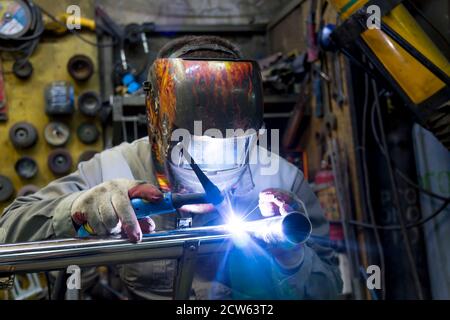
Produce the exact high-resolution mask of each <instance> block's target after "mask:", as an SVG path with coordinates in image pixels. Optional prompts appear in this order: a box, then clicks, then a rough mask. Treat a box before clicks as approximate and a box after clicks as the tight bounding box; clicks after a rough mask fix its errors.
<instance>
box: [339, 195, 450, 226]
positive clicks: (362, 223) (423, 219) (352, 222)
mask: <svg viewBox="0 0 450 320" xmlns="http://www.w3.org/2000/svg"><path fill="white" fill-rule="evenodd" d="M449 204H450V200H447V201H444V203H443V204H442V205H441V206H440V207H439V208H438V209H437V210H436V211H435V212H433V213H432V214H431V215H429V216H428V217H426V218H422V219H420V220H419V221H417V222H413V223H409V224H407V225H406V228H407V229H412V228H417V227H420V226H422V225H424V224H425V223H427V222H428V221H431V220H433V219H434V218H436V217H437V216H438V215H439V214H440V213H441V212H443V211H444V210H445V208H447V206H448V205H449ZM347 222H348V223H349V224H353V225H356V226H359V227H364V228H369V229H379V230H386V231H389V230H390V231H398V230H401V226H400V225H389V226H380V225H376V224H372V223H364V222H359V221H355V220H350V221H347Z"/></svg>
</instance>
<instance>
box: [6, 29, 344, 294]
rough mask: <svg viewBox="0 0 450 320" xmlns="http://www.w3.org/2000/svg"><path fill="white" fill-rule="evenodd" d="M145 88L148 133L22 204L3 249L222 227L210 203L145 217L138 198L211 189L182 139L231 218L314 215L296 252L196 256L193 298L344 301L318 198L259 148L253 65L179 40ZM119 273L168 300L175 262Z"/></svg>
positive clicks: (198, 40)
mask: <svg viewBox="0 0 450 320" xmlns="http://www.w3.org/2000/svg"><path fill="white" fill-rule="evenodd" d="M145 87H146V91H147V96H146V105H147V115H148V133H149V136H148V137H145V138H142V139H139V140H136V141H134V142H133V143H122V144H121V145H119V146H117V147H114V148H112V149H109V150H105V151H103V152H102V153H100V154H97V155H96V156H95V157H94V158H93V159H91V160H89V161H85V162H81V163H80V164H79V166H78V170H77V171H75V172H74V173H72V174H70V175H68V176H65V177H62V178H60V179H58V180H56V181H54V182H52V183H50V184H49V185H48V186H46V187H44V188H43V189H41V190H40V191H38V192H37V193H35V194H33V195H29V196H25V197H19V198H17V199H16V200H15V201H14V202H13V203H12V204H11V205H10V206H9V207H8V208H6V209H5V211H4V214H3V216H2V217H1V219H0V242H2V243H14V242H23V241H35V240H44V239H53V238H65V237H74V236H76V235H77V232H78V230H79V229H80V228H81V227H83V228H85V229H86V230H87V231H88V232H89V233H90V234H92V235H94V236H95V235H97V236H105V235H119V234H122V236H124V237H128V238H129V239H130V241H133V242H139V241H141V239H142V235H143V234H147V233H151V232H153V231H154V230H170V229H174V228H175V227H176V221H177V218H180V217H185V218H186V217H191V218H192V223H193V226H203V225H215V224H223V223H226V221H224V214H223V212H222V213H219V212H218V211H217V210H216V208H215V207H214V206H213V205H211V204H202V205H200V204H198V205H186V206H184V207H182V208H180V209H179V210H178V212H177V213H175V214H165V215H159V216H152V218H153V217H154V218H153V219H151V218H145V219H140V220H137V218H136V215H135V212H134V211H133V208H132V206H131V204H130V200H131V199H133V198H142V199H144V200H145V201H148V202H153V203H158V201H161V199H162V197H163V193H162V192H167V191H172V192H177V193H186V192H202V191H203V189H202V185H201V184H200V183H199V181H198V178H197V177H196V175H195V174H194V172H193V170H192V168H191V167H190V166H189V164H188V163H187V162H186V160H185V158H184V157H183V156H182V155H180V154H181V153H182V152H180V150H178V151H177V150H176V146H177V145H179V142H180V141H182V142H183V144H184V148H185V150H186V151H188V152H189V155H190V156H192V157H193V160H195V161H196V163H197V164H198V165H199V167H200V168H201V169H202V171H203V172H204V173H205V174H206V175H207V177H208V178H209V179H210V180H211V181H212V182H213V183H214V184H215V185H216V186H217V187H218V188H219V189H220V190H221V191H222V192H224V194H226V196H225V198H226V201H227V204H228V205H229V207H230V210H232V211H233V214H234V215H236V216H238V217H240V218H241V219H257V218H258V217H259V218H261V217H267V216H272V215H285V214H287V213H289V212H291V211H294V210H295V211H301V212H303V213H304V214H307V215H308V216H309V218H310V220H311V222H312V226H313V232H312V236H311V237H310V239H309V240H308V241H307V242H305V243H302V244H300V245H293V244H285V243H284V244H280V245H276V244H275V245H265V246H263V245H261V246H259V245H258V244H257V243H248V244H247V245H246V244H240V245H236V246H233V247H231V248H230V250H229V251H228V252H227V253H226V254H223V253H220V254H219V253H218V254H213V255H211V256H208V257H204V258H199V261H198V262H197V267H196V273H195V276H194V281H193V284H192V290H191V295H192V298H195V299H229V298H234V299H253V298H257V299H282V298H284V299H333V298H336V297H337V295H338V294H339V292H340V291H341V288H342V281H341V278H340V274H339V270H338V266H337V258H336V255H335V253H334V251H333V250H332V249H331V248H330V246H329V243H328V223H327V222H326V220H325V218H324V216H323V213H322V210H321V208H320V206H319V203H318V201H317V199H316V197H315V196H314V194H313V192H312V191H311V189H310V188H309V186H308V182H307V181H306V180H305V179H304V177H303V174H302V172H301V171H300V170H299V169H298V168H296V167H295V166H294V165H291V164H289V163H288V162H287V161H286V160H284V159H282V158H280V157H278V156H277V155H276V154H275V153H271V152H269V151H267V150H266V149H264V148H262V147H261V146H259V145H258V144H257V143H256V142H257V140H258V138H260V133H261V129H263V128H264V125H263V99H262V85H261V80H260V74H259V69H258V66H257V64H256V63H255V62H253V61H250V60H245V59H243V58H242V54H241V52H240V50H239V49H238V48H237V47H236V46H235V45H234V44H232V43H230V42H229V41H227V40H225V39H222V38H218V37H213V36H198V37H193V36H190V37H183V38H179V39H175V40H173V41H171V42H169V43H168V44H166V45H165V46H164V47H163V48H162V49H161V50H160V52H159V54H158V56H157V59H156V60H155V61H154V63H153V65H152V67H151V68H150V71H149V76H148V81H147V82H146V85H145ZM199 125H200V126H201V129H200V130H201V133H200V134H199V133H198V132H199V131H198V129H199V128H198V126H199ZM209 129H210V130H209ZM227 130H231V131H233V132H234V133H233V134H232V135H231V136H230V135H227V134H226V131H227ZM239 130H241V131H242V133H241V134H236V132H237V131H239ZM208 131H209V133H208ZM228 133H229V132H228ZM174 137H176V139H174ZM256 153H257V156H254V155H255V154H256ZM224 159H225V160H226V161H224ZM255 159H256V161H255ZM252 160H253V161H252ZM269 162H276V163H277V165H276V166H275V169H276V170H265V169H267V168H266V167H265V165H266V164H267V163H269ZM118 269H119V274H120V277H121V279H122V280H123V282H124V283H125V285H126V287H127V289H128V291H129V294H130V296H131V297H133V298H143V299H165V298H170V297H171V296H172V291H173V279H174V276H175V273H176V262H175V261H173V260H163V261H149V262H143V263H135V264H129V265H121V266H118Z"/></svg>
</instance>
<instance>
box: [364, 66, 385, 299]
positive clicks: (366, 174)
mask: <svg viewBox="0 0 450 320" xmlns="http://www.w3.org/2000/svg"><path fill="white" fill-rule="evenodd" d="M364 89H365V95H364V106H363V120H362V121H363V128H362V131H363V132H362V147H363V148H362V158H363V180H364V185H365V188H364V191H365V194H366V205H367V209H368V211H369V216H370V220H371V222H372V224H374V225H375V224H376V221H375V213H374V209H373V206H372V200H371V192H370V184H369V170H368V167H367V150H366V142H367V132H366V131H367V129H366V127H367V126H366V122H367V108H368V104H369V101H368V99H369V76H368V74H367V73H364ZM373 233H374V237H375V242H376V246H377V250H378V256H379V259H380V266H381V269H382V270H386V268H385V260H384V250H383V245H382V242H381V236H380V233H379V232H378V229H373ZM381 274H382V278H381V287H382V288H383V290H382V296H381V299H382V300H385V299H386V289H385V283H386V278H385V273H384V272H382V273H381Z"/></svg>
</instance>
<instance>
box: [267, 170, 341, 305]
mask: <svg viewBox="0 0 450 320" xmlns="http://www.w3.org/2000/svg"><path fill="white" fill-rule="evenodd" d="M291 191H292V192H293V193H295V194H296V195H297V197H298V198H299V199H300V200H301V201H302V202H303V203H304V205H305V208H306V211H307V213H308V216H309V218H310V220H311V223H312V226H313V231H312V235H311V238H310V239H309V240H308V241H307V242H306V243H305V244H304V245H303V248H302V250H303V252H302V256H301V258H300V259H299V263H298V265H297V266H296V267H294V268H290V269H286V268H284V267H283V266H281V265H280V263H277V262H274V263H273V267H272V272H273V275H274V277H273V278H274V281H275V282H276V284H277V285H275V288H276V290H277V291H278V296H279V297H280V298H284V299H292V298H300V299H336V298H337V296H338V294H339V293H341V292H342V279H341V276H340V272H339V268H338V258H337V255H336V253H335V251H334V250H333V249H332V248H331V247H330V243H329V235H328V233H329V224H328V222H327V221H326V219H325V217H324V214H323V212H322V209H321V207H320V204H319V201H318V200H317V198H316V196H315V194H314V193H313V191H312V190H311V188H310V187H309V185H308V183H307V182H306V180H305V179H304V178H303V174H302V173H301V172H298V174H297V177H296V179H295V182H294V184H293V186H292V190H291Z"/></svg>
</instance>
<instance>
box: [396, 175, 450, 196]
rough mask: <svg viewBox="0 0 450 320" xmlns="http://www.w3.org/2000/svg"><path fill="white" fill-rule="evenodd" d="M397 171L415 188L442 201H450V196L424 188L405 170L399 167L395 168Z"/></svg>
mask: <svg viewBox="0 0 450 320" xmlns="http://www.w3.org/2000/svg"><path fill="white" fill-rule="evenodd" d="M395 173H396V174H397V175H398V176H399V177H400V178H402V179H403V181H405V182H406V183H407V184H409V185H410V186H412V187H413V188H415V189H417V190H418V191H420V192H422V193H425V194H427V195H429V196H430V197H433V198H436V199H439V200H442V201H450V197H444V196H442V195H440V194H437V193H435V192H433V191H431V190H428V189H425V188H422V187H421V186H420V185H418V184H416V183H414V182H413V181H411V180H410V179H409V178H408V177H407V175H406V174H404V173H403V172H401V171H400V170H399V169H398V168H395Z"/></svg>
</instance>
